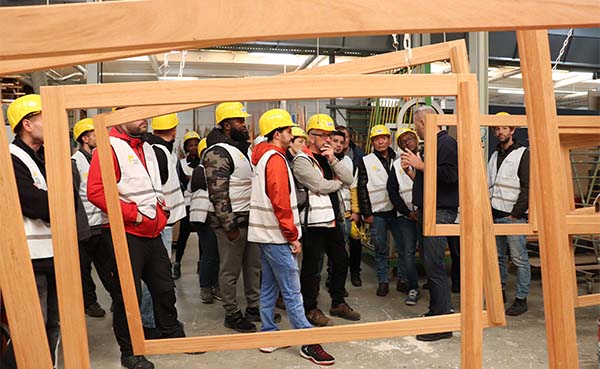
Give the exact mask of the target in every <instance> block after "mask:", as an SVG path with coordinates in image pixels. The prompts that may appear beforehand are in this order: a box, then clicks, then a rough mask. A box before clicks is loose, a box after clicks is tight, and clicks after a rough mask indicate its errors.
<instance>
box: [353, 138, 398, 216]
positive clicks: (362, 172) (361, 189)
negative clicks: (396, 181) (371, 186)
mask: <svg viewBox="0 0 600 369" xmlns="http://www.w3.org/2000/svg"><path fill="white" fill-rule="evenodd" d="M374 153H375V156H376V157H377V158H378V159H379V161H381V164H383V167H384V168H385V170H386V171H387V173H388V176H389V174H390V171H391V169H392V163H393V162H394V160H395V159H396V153H395V152H394V150H392V148H388V156H387V158H384V157H383V156H382V155H381V154H380V153H378V152H377V151H375V152H374ZM357 164H358V185H357V186H358V187H357V192H358V206H359V208H360V213H361V214H362V216H363V217H368V216H371V215H373V211H372V210H371V200H370V199H369V191H368V190H367V182H369V177H368V176H367V169H366V168H365V162H364V160H362V158H361V159H360V160H358V162H357ZM377 215H379V216H384V217H395V216H396V210H390V211H386V212H381V213H377Z"/></svg>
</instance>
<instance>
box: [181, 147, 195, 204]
mask: <svg viewBox="0 0 600 369" xmlns="http://www.w3.org/2000/svg"><path fill="white" fill-rule="evenodd" d="M179 164H180V165H181V170H182V171H183V174H185V175H186V177H188V184H187V186H186V187H185V190H183V200H184V202H185V206H190V205H191V204H192V190H191V183H190V182H191V180H190V179H191V177H192V172H193V171H194V168H192V167H190V166H189V165H188V163H187V159H186V158H183V159H181V160H180V161H179Z"/></svg>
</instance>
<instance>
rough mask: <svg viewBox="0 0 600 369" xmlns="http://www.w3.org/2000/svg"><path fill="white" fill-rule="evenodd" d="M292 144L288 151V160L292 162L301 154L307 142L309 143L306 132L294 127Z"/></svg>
mask: <svg viewBox="0 0 600 369" xmlns="http://www.w3.org/2000/svg"><path fill="white" fill-rule="evenodd" d="M292 137H293V138H292V143H290V147H289V148H288V149H287V153H286V156H287V158H288V160H290V162H291V160H292V159H293V158H294V156H296V154H298V153H299V152H301V151H302V150H303V149H304V148H305V147H306V142H307V141H308V135H307V134H306V132H304V130H303V129H302V128H300V127H298V126H294V127H292Z"/></svg>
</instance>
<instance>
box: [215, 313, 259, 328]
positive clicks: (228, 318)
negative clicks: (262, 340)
mask: <svg viewBox="0 0 600 369" xmlns="http://www.w3.org/2000/svg"><path fill="white" fill-rule="evenodd" d="M223 325H224V326H225V328H231V329H234V330H236V331H238V332H240V333H254V332H256V326H255V325H254V324H252V323H250V322H249V321H248V319H246V318H244V316H243V315H242V312H241V311H239V310H238V311H236V312H235V313H233V314H228V315H225V323H224V324H223Z"/></svg>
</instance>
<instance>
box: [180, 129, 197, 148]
mask: <svg viewBox="0 0 600 369" xmlns="http://www.w3.org/2000/svg"><path fill="white" fill-rule="evenodd" d="M193 138H195V139H197V140H198V141H200V135H199V134H198V132H196V131H189V132H186V133H185V135H183V145H184V146H185V142H186V141H187V140H191V139H193Z"/></svg>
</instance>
